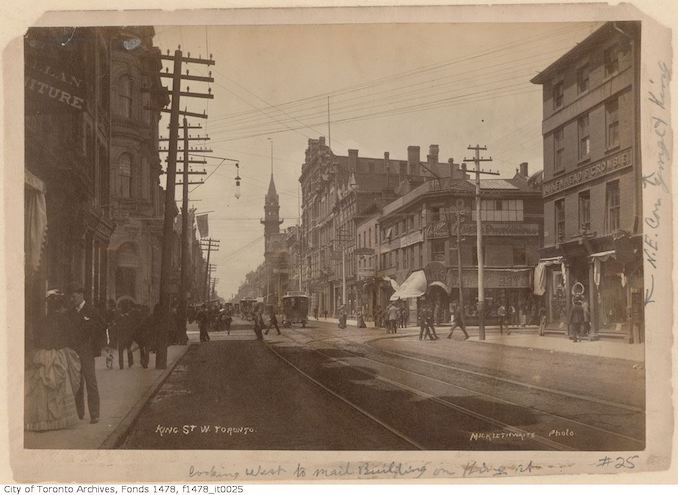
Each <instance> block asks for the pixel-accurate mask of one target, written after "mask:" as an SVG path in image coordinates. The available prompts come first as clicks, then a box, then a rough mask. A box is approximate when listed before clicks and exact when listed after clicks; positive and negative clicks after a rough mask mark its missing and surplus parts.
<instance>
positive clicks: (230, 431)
mask: <svg viewBox="0 0 678 495" xmlns="http://www.w3.org/2000/svg"><path fill="white" fill-rule="evenodd" d="M255 431H256V430H255V429H254V428H252V427H251V426H222V425H181V426H173V425H156V427H155V430H154V432H153V433H155V434H156V435H160V436H161V437H164V436H165V435H169V436H171V435H195V434H198V435H210V434H211V435H230V436H233V435H249V434H251V433H254V432H255Z"/></svg>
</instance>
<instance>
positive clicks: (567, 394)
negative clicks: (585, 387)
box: [292, 329, 645, 414]
mask: <svg viewBox="0 0 678 495" xmlns="http://www.w3.org/2000/svg"><path fill="white" fill-rule="evenodd" d="M292 331H294V332H295V333H297V334H299V335H304V334H303V333H301V332H298V331H296V330H294V329H292ZM332 339H341V340H343V341H345V342H348V343H351V344H354V345H365V346H368V347H371V348H373V349H375V350H378V351H379V352H382V353H384V354H390V355H392V356H397V357H401V358H405V359H409V360H411V361H418V362H421V363H425V364H428V365H432V366H438V367H440V368H445V369H449V370H452V371H457V372H459V373H466V374H469V375H475V376H479V377H482V378H487V379H490V380H495V381H499V382H504V383H510V384H511V385H516V386H519V387H525V388H529V389H533V390H538V391H540V392H546V393H549V394H553V395H562V396H563V397H568V398H570V399H577V400H582V401H585V402H593V403H596V404H600V405H603V406H609V407H614V408H617V409H624V410H627V411H630V412H634V413H640V414H645V409H644V408H641V407H637V406H631V405H628V404H622V403H620V402H614V401H608V400H605V399H599V398H597V397H592V396H590V395H582V394H575V393H573V392H566V391H564V390H557V389H553V388H548V387H543V386H541V385H533V384H531V383H525V382H521V381H518V380H512V379H511V378H503V377H500V376H496V375H492V374H490V373H483V372H482V371H474V370H469V369H466V368H460V367H458V366H453V365H450V364H445V363H440V362H437V361H429V360H427V359H424V358H421V357H417V356H412V355H410V354H403V353H401V352H395V351H389V350H386V349H382V348H380V347H377V346H376V345H374V344H373V343H374V342H379V341H381V340H386V339H388V337H377V338H374V339H370V340H367V341H365V342H354V341H352V340H350V339H347V338H346V337H341V336H337V335H334V336H329V337H323V338H321V339H311V340H309V341H307V342H308V343H311V342H322V341H327V340H332Z"/></svg>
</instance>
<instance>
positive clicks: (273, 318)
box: [265, 309, 280, 335]
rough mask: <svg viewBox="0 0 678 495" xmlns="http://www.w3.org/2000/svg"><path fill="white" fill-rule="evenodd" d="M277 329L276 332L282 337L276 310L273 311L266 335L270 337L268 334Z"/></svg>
mask: <svg viewBox="0 0 678 495" xmlns="http://www.w3.org/2000/svg"><path fill="white" fill-rule="evenodd" d="M273 327H275V331H276V332H278V335H280V327H278V318H277V317H276V316H275V310H273V309H272V310H271V316H270V319H269V322H268V328H267V329H266V332H265V333H266V335H268V332H269V330H270V329H271V328H273Z"/></svg>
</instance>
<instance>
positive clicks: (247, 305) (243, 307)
mask: <svg viewBox="0 0 678 495" xmlns="http://www.w3.org/2000/svg"><path fill="white" fill-rule="evenodd" d="M256 306H257V300H256V299H255V298H253V297H252V298H246V299H241V300H240V316H241V317H242V319H243V320H251V319H252V317H253V315H254V310H255V309H256Z"/></svg>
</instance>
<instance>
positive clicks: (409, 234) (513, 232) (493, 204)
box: [376, 163, 543, 323]
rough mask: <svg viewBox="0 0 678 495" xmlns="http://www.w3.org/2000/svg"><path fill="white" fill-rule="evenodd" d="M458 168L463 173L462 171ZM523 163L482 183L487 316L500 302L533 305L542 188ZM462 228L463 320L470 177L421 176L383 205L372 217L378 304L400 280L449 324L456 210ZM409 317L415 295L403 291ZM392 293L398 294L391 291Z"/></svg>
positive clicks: (470, 275) (470, 301)
mask: <svg viewBox="0 0 678 495" xmlns="http://www.w3.org/2000/svg"><path fill="white" fill-rule="evenodd" d="M462 172H465V170H463V169H462ZM529 179H530V178H529V177H528V165H527V163H522V164H521V165H520V168H519V169H517V170H516V174H515V176H514V177H513V178H511V179H486V180H481V221H482V232H483V251H484V253H483V256H484V286H485V301H486V308H487V310H488V316H489V317H490V318H493V317H495V316H496V309H497V308H498V306H499V305H500V304H506V305H510V306H513V307H514V308H516V312H517V311H518V310H519V309H520V308H523V311H524V312H526V313H528V312H529V313H533V312H535V310H536V305H537V301H535V300H534V298H533V297H532V273H533V269H534V266H535V265H536V264H537V261H538V259H539V248H540V247H541V235H542V221H543V213H542V200H541V189H540V188H539V187H538V186H535V185H533V183H532V182H531V181H530V180H529ZM457 211H460V212H462V213H463V216H462V218H461V221H460V228H461V236H460V237H461V243H460V244H461V245H460V247H461V263H462V267H461V273H462V277H461V283H462V287H463V297H464V306H465V314H466V318H467V322H471V323H473V321H474V320H475V317H476V301H477V297H478V278H477V276H478V252H477V245H476V213H475V185H474V181H473V180H468V179H455V178H452V179H450V178H445V179H441V180H435V181H427V182H425V183H423V184H421V185H420V186H418V187H417V188H415V189H413V190H412V191H410V192H409V193H407V194H405V195H404V196H402V197H400V198H399V199H397V200H396V201H394V202H392V203H390V204H388V205H386V206H384V208H383V210H382V212H381V216H380V217H379V218H378V219H377V221H376V223H377V228H378V239H376V240H378V247H377V254H378V271H377V276H378V278H380V279H382V280H383V279H384V278H386V279H392V280H395V282H396V283H395V284H393V285H394V287H391V286H390V285H391V284H385V285H384V284H382V285H381V293H380V294H379V295H378V296H377V301H378V304H379V305H380V306H381V307H382V308H384V307H385V306H386V305H387V304H388V301H389V298H390V297H391V295H392V294H393V292H394V288H395V287H397V286H400V285H402V284H404V283H406V282H407V284H408V285H409V286H413V284H414V285H416V286H417V287H416V290H417V291H418V292H419V294H420V295H427V296H428V298H429V299H430V300H432V301H433V303H434V304H435V306H436V308H437V310H436V319H437V320H438V321H439V322H448V321H449V316H450V306H451V304H456V303H457V302H458V301H459V270H458V257H457V219H456V212H457ZM398 294H399V295H401V296H402V299H403V300H404V301H406V304H407V305H408V307H409V312H410V316H411V321H414V318H415V316H416V314H417V299H416V297H409V295H403V294H400V293H399V292H398ZM398 294H397V295H398Z"/></svg>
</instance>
